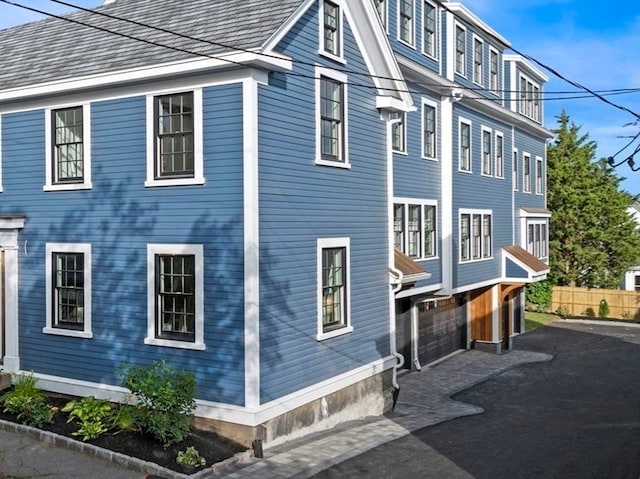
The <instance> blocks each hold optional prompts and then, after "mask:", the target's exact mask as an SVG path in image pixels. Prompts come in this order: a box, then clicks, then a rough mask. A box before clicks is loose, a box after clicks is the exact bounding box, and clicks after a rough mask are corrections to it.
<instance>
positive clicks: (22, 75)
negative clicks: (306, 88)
mask: <svg viewBox="0 0 640 479" xmlns="http://www.w3.org/2000/svg"><path fill="white" fill-rule="evenodd" d="M302 3H303V0H281V1H278V2H265V1H263V0H228V1H225V2H218V1H211V0H190V1H189V2H188V3H187V2H184V0H117V1H113V2H109V3H106V4H104V5H102V6H99V7H97V8H95V9H93V10H92V11H77V12H74V13H71V14H68V15H64V16H61V17H60V18H49V19H46V20H41V21H38V22H33V23H28V24H26V25H21V26H18V27H14V28H10V29H6V30H2V31H0V62H1V63H2V65H3V68H2V69H0V91H1V90H8V89H15V88H21V87H26V86H30V85H36V84H42V83H46V82H51V81H60V80H65V79H72V78H77V77H85V76H89V75H98V74H105V73H112V72H118V71H123V70H127V69H131V68H138V67H145V66H151V65H158V64H166V63H170V62H179V61H186V60H193V59H201V58H202V57H203V56H207V55H209V56H216V55H224V54H225V53H230V52H238V51H246V50H253V51H255V50H257V49H259V48H260V47H261V46H262V45H263V44H264V43H265V42H266V41H267V39H269V38H270V37H271V36H272V35H273V34H274V32H275V31H276V30H277V29H278V27H279V26H280V25H282V24H283V23H284V22H285V21H286V19H287V18H289V17H290V16H291V15H292V14H293V13H294V12H295V11H296V9H298V7H299V6H300V5H301V4H302ZM96 12H97V13H96ZM99 13H103V14H107V15H110V16H113V17H118V18H122V19H127V20H131V21H134V22H139V23H142V24H145V25H151V26H155V27H159V28H162V29H165V30H169V31H172V32H177V33H180V34H183V35H185V36H189V37H192V38H185V37H180V36H176V35H173V34H171V33H168V32H162V31H158V30H154V29H151V28H145V27H144V26H140V25H136V24H134V23H129V22H126V21H122V20H118V19H115V18H109V17H106V16H103V15H99ZM87 25H94V26H96V27H98V28H99V29H96V28H92V27H90V26H87ZM111 32H118V33H119V34H120V35H117V34H114V33H111ZM123 35H124V36H123ZM131 37H134V38H131ZM135 38H137V39H141V40H144V41H140V40H136V39H135ZM196 39H198V40H201V41H198V40H196ZM153 43H155V44H157V45H153ZM166 46H169V47H171V48H167V47H166Z"/></svg>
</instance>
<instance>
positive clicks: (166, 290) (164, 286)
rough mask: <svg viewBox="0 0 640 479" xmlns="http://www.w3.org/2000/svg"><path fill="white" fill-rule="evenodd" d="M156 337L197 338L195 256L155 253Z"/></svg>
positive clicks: (187, 339)
mask: <svg viewBox="0 0 640 479" xmlns="http://www.w3.org/2000/svg"><path fill="white" fill-rule="evenodd" d="M155 276H156V295H157V296H156V298H157V299H156V315H157V323H156V337H158V338H163V339H173V340H179V341H191V342H193V341H194V338H195V317H196V302H195V294H196V279H195V255H162V254H160V255H156V275H155Z"/></svg>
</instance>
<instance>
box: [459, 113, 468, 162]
mask: <svg viewBox="0 0 640 479" xmlns="http://www.w3.org/2000/svg"><path fill="white" fill-rule="evenodd" d="M459 136H460V138H459V139H458V142H459V148H458V168H459V169H460V170H461V171H471V125H470V124H468V123H463V122H460V135H459Z"/></svg>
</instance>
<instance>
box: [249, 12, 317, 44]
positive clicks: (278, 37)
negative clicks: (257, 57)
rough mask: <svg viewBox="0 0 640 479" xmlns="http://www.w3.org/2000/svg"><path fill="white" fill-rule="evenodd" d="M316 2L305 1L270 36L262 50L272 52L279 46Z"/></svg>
mask: <svg viewBox="0 0 640 479" xmlns="http://www.w3.org/2000/svg"><path fill="white" fill-rule="evenodd" d="M314 3H315V0H306V1H305V2H303V3H302V4H301V5H300V6H299V7H298V9H297V10H296V11H295V12H294V13H293V15H291V16H290V17H289V18H288V19H287V21H286V22H284V23H283V24H282V25H280V27H279V28H278V29H277V30H276V31H275V32H274V33H273V34H272V35H271V37H269V39H268V40H267V41H266V42H265V43H264V44H263V45H262V48H261V50H260V51H262V52H272V51H273V49H274V48H276V47H277V46H278V43H280V41H282V39H283V38H284V37H285V35H286V34H287V33H289V31H290V30H291V29H292V28H293V27H294V26H295V25H296V24H297V23H298V20H300V19H301V18H302V16H303V15H304V14H305V13H306V12H307V10H308V9H309V7H310V6H311V5H313V4H314Z"/></svg>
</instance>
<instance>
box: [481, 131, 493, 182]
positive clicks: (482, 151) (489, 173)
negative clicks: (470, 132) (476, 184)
mask: <svg viewBox="0 0 640 479" xmlns="http://www.w3.org/2000/svg"><path fill="white" fill-rule="evenodd" d="M485 133H488V134H489V161H488V163H489V172H488V173H487V172H485V171H484V165H485V157H484V136H485ZM480 158H481V160H482V165H481V166H482V167H481V168H480V174H481V175H482V176H493V166H494V165H493V163H494V148H493V130H491V128H488V127H486V126H481V127H480Z"/></svg>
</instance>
